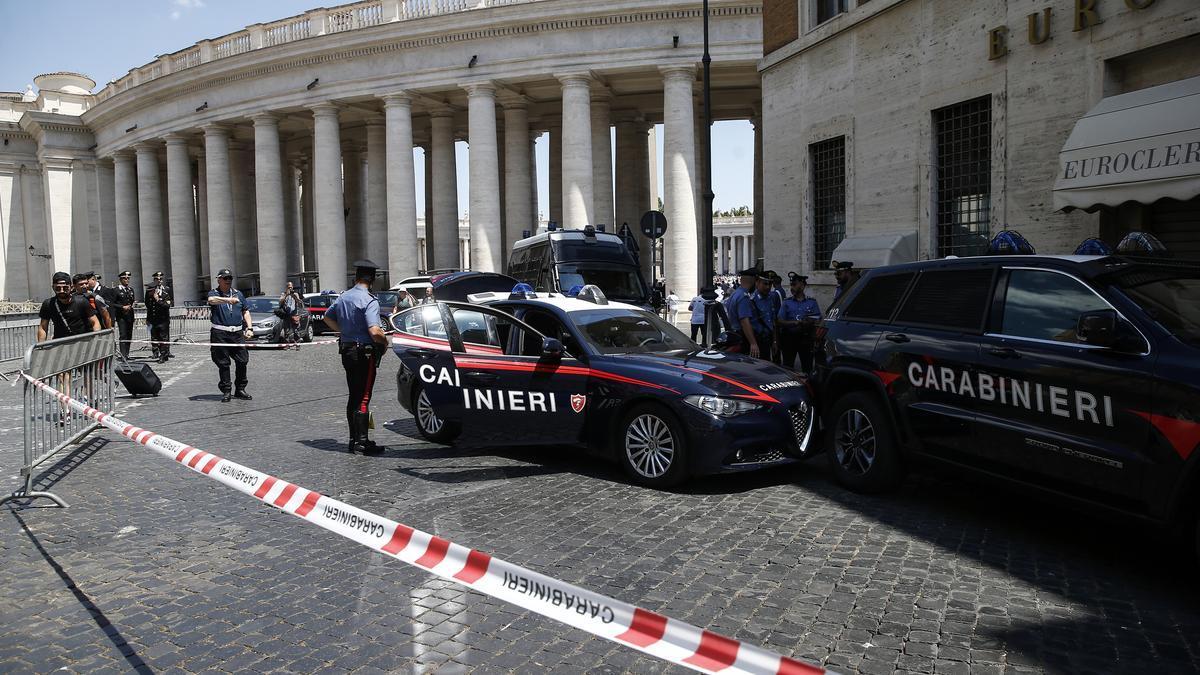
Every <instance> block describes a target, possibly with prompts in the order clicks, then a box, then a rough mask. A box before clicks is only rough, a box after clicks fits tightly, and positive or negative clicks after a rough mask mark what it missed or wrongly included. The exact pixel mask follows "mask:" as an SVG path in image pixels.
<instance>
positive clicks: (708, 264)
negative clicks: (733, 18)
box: [700, 0, 716, 288]
mask: <svg viewBox="0 0 1200 675" xmlns="http://www.w3.org/2000/svg"><path fill="white" fill-rule="evenodd" d="M701 61H702V63H703V64H704V85H703V86H704V169H703V170H702V171H701V172H700V176H701V187H700V190H701V193H702V196H703V202H704V220H702V221H701V222H702V223H703V226H702V227H703V229H701V231H700V250H701V257H700V275H701V277H700V288H704V287H705V286H708V285H710V284H712V282H713V199H714V198H715V196H716V195H714V194H713V189H712V123H713V120H712V85H711V81H710V75H711V73H710V70H711V65H712V57H711V56H710V55H709V53H708V0H704V58H703V59H702V60H701Z"/></svg>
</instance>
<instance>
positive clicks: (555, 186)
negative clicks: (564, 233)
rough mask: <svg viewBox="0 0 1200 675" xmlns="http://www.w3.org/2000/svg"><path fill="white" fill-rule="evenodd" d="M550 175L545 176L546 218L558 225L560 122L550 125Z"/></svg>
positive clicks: (560, 192)
mask: <svg viewBox="0 0 1200 675" xmlns="http://www.w3.org/2000/svg"><path fill="white" fill-rule="evenodd" d="M549 133H550V169H549V171H550V175H549V176H547V177H546V178H547V179H548V181H549V186H548V187H549V191H550V195H549V202H548V203H549V205H550V216H549V218H548V220H552V221H554V222H555V223H558V226H559V227H562V224H563V211H562V196H563V190H562V124H551V125H550V132H549Z"/></svg>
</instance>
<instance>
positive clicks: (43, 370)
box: [0, 330, 117, 507]
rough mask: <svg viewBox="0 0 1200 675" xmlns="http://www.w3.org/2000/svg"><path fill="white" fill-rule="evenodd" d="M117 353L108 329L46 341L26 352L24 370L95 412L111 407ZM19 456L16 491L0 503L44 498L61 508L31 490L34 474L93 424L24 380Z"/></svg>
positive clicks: (57, 500)
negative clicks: (22, 451) (22, 447)
mask: <svg viewBox="0 0 1200 675" xmlns="http://www.w3.org/2000/svg"><path fill="white" fill-rule="evenodd" d="M116 354H117V343H116V335H115V331H113V330H102V331H99V332H97V333H85V334H83V335H73V336H71V337H66V338H60V339H57V340H48V341H46V342H41V343H38V344H35V345H33V346H31V347H27V348H26V352H25V372H26V373H28V374H29V375H30V376H31V377H35V378H38V379H40V380H42V381H44V382H47V383H49V384H50V385H51V386H53V387H56V388H57V389H58V390H59V391H61V392H63V393H66V394H68V395H70V396H71V397H72V398H76V399H78V400H80V401H84V402H85V403H86V405H89V406H91V407H93V408H95V409H97V410H100V411H103V412H111V411H112V409H113V364H114V362H115V358H116ZM24 387H25V392H24V394H25V396H24V398H25V404H24V415H25V419H24V427H25V456H24V465H23V466H22V467H21V476H22V478H23V479H24V481H25V484H24V486H23V487H22V488H20V489H18V490H17V491H16V492H14V493H12V494H11V495H9V496H7V497H4V498H3V499H0V504H3V503H4V502H7V501H9V500H13V499H21V500H25V499H30V500H31V499H34V498H36V497H45V498H47V499H50V500H52V501H54V502H55V503H56V504H58V505H59V506H63V507H65V506H66V505H67V503H66V502H64V501H63V500H62V499H60V498H59V497H58V496H57V495H55V494H54V493H51V492H39V491H36V490H34V489H33V476H34V470H35V469H36V468H37V467H38V466H39V465H40V464H42V463H43V462H45V461H46V460H48V459H50V458H51V457H53V456H54V455H55V454H56V453H58V452H59V451H60V450H62V449H63V448H66V447H67V446H69V445H71V444H73V443H75V442H77V441H79V440H81V439H82V438H83V437H84V436H86V435H87V434H88V432H90V431H91V430H92V429H95V428H96V427H97V426H98V425H97V424H96V423H95V422H94V421H92V420H91V419H90V418H88V417H85V416H83V415H80V414H79V413H76V412H73V411H72V410H71V409H70V408H68V407H67V406H65V405H63V404H62V403H61V402H60V401H59V400H58V399H57V398H56V397H55V396H53V395H52V394H49V393H46V392H44V391H42V390H40V389H38V388H37V387H36V386H34V385H32V384H30V382H29V381H28V380H24Z"/></svg>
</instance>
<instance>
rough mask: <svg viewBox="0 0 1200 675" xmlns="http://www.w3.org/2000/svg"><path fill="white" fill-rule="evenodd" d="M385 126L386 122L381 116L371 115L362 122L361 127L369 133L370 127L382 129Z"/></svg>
mask: <svg viewBox="0 0 1200 675" xmlns="http://www.w3.org/2000/svg"><path fill="white" fill-rule="evenodd" d="M386 125H387V120H385V119H383V116H382V115H371V116H370V117H368V118H366V119H365V120H363V126H365V127H367V130H368V131H369V130H370V129H371V128H372V127H384V126H386Z"/></svg>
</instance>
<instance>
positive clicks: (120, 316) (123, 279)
mask: <svg viewBox="0 0 1200 675" xmlns="http://www.w3.org/2000/svg"><path fill="white" fill-rule="evenodd" d="M131 276H132V274H131V273H130V271H129V270H122V271H121V274H120V275H118V278H119V280H120V283H118V284H117V285H116V286H114V287H113V288H112V289H110V290H109V307H110V308H111V310H112V314H113V319H114V321H115V322H116V324H117V337H118V339H119V340H120V342H119V343H118V345H119V347H118V348H119V349H120V350H121V358H129V341H130V340H132V339H133V303H134V301H135V299H134V292H133V287H132V286H130V285H129V278H130V277H131Z"/></svg>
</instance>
